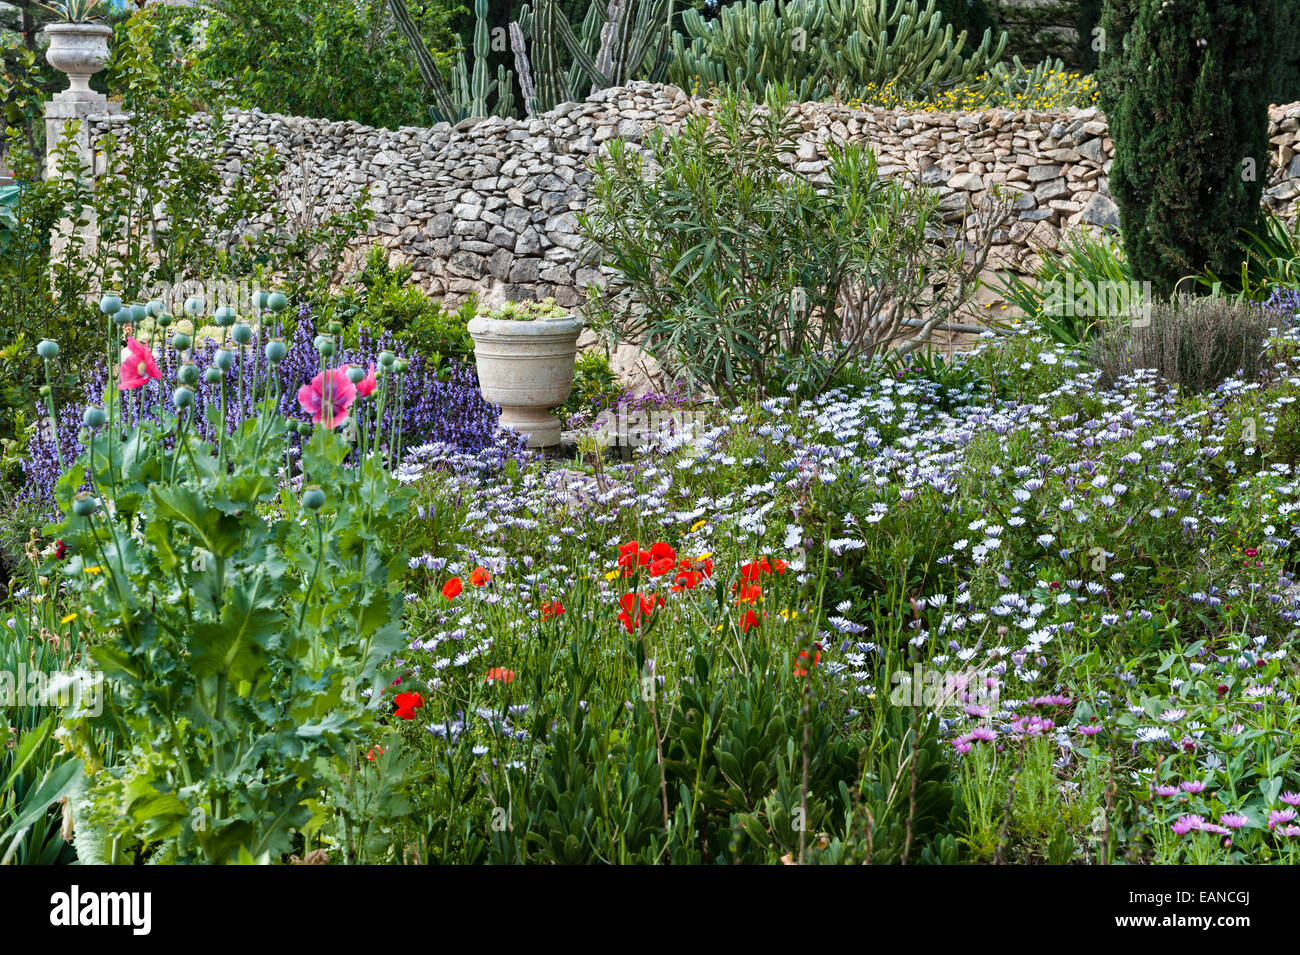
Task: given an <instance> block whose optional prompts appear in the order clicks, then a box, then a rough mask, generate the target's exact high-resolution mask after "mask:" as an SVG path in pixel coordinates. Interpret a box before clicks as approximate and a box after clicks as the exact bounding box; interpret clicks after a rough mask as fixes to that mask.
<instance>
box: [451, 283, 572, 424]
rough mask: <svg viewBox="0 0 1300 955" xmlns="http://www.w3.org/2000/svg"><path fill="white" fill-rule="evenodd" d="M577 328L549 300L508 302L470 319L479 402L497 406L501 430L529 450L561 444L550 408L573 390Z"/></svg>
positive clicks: (559, 402) (562, 401)
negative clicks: (519, 437)
mask: <svg viewBox="0 0 1300 955" xmlns="http://www.w3.org/2000/svg"><path fill="white" fill-rule="evenodd" d="M582 327H583V320H582V319H581V318H580V317H578V316H575V315H570V314H569V313H568V312H567V311H565V310H564V309H563V308H561V307H559V306H558V305H556V304H555V300H554V299H547V300H546V301H544V302H509V303H507V304H506V305H503V306H501V307H500V308H498V309H495V310H493V311H491V312H488V313H486V314H483V315H477V316H475V317H474V318H473V319H471V320H470V323H469V334H470V337H471V338H473V339H474V361H475V365H476V366H477V368H478V380H479V389H480V390H481V391H482V393H483V400H484V401H486V402H488V403H489V404H494V405H500V407H501V427H503V428H510V429H512V430H514V431H518V432H520V433H521V434H525V435H527V436H528V446H529V447H530V448H546V447H552V446H554V445H557V444H559V443H560V419H559V418H557V417H555V415H553V414H551V409H552V408H555V407H557V406H559V405H562V404H564V402H565V400H566V399H567V398H568V397H569V392H570V391H572V390H573V365H574V361H575V360H576V358H577V355H578V335H579V334H580V333H581V332H582Z"/></svg>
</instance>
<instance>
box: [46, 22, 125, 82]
mask: <svg viewBox="0 0 1300 955" xmlns="http://www.w3.org/2000/svg"><path fill="white" fill-rule="evenodd" d="M45 36H46V37H47V38H48V39H49V41H50V45H49V48H48V49H47V50H46V51H45V59H46V60H47V61H48V62H49V64H50V66H52V67H54V68H55V69H56V70H58V71H59V72H61V73H67V74H68V79H69V80H71V81H72V85H71V86H69V87H68V89H67V90H66V91H65V92H64V94H63V95H64V96H65V97H67V96H68V94H72V95H71V97H70V98H78V97H84V98H90V97H96V98H98V97H99V94H98V93H96V92H94V91H93V90H91V88H90V78H91V77H92V76H94V75H95V74H96V73H98V72H99V71H100V70H102V69H103V68H104V67H105V66H107V65H108V41H109V39H110V38H111V37H112V36H113V28H112V27H110V26H105V25H104V24H102V23H51V24H49V25H48V26H46V28H45Z"/></svg>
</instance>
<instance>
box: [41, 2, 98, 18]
mask: <svg viewBox="0 0 1300 955" xmlns="http://www.w3.org/2000/svg"><path fill="white" fill-rule="evenodd" d="M41 6H43V7H45V9H47V10H50V11H52V12H54V13H57V14H58V15H59V16H60V17H62V18H63V22H64V23H89V22H90V21H91V20H100V19H103V16H104V14H105V13H106V12H107V10H106V8H105V6H104V0H56V2H55V3H43V4H41Z"/></svg>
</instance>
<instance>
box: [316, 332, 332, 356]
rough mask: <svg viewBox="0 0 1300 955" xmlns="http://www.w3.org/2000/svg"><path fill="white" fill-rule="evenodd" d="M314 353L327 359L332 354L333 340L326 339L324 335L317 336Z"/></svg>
mask: <svg viewBox="0 0 1300 955" xmlns="http://www.w3.org/2000/svg"><path fill="white" fill-rule="evenodd" d="M316 351H317V352H319V353H320V354H321V355H322V356H324V357H325V358H329V357H330V356H331V355H333V354H334V340H333V339H331V338H327V337H326V336H324V335H319V336H317V338H316Z"/></svg>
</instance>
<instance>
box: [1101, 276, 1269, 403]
mask: <svg viewBox="0 0 1300 955" xmlns="http://www.w3.org/2000/svg"><path fill="white" fill-rule="evenodd" d="M1275 325H1276V316H1274V315H1271V314H1270V313H1269V312H1266V311H1265V310H1263V309H1261V308H1260V307H1259V306H1257V305H1254V304H1251V303H1244V302H1238V301H1235V300H1233V299H1229V298H1221V297H1208V298H1192V297H1189V296H1180V297H1178V298H1175V299H1174V300H1173V301H1172V302H1168V303H1166V302H1159V303H1156V304H1155V305H1154V306H1153V307H1152V309H1151V316H1150V323H1149V324H1147V325H1141V324H1137V323H1131V322H1130V323H1124V324H1119V323H1116V324H1112V325H1109V326H1107V327H1106V328H1105V330H1104V332H1103V333H1102V334H1101V336H1100V337H1099V338H1098V340H1097V342H1096V345H1095V347H1094V349H1093V352H1092V358H1093V361H1095V362H1096V364H1097V367H1099V368H1100V369H1101V370H1102V372H1103V381H1104V382H1106V383H1111V382H1114V381H1115V380H1116V379H1118V378H1121V377H1123V376H1126V375H1129V374H1132V373H1133V372H1134V371H1136V370H1137V369H1141V368H1153V369H1155V370H1156V371H1157V372H1158V373H1159V374H1160V376H1161V377H1162V378H1164V379H1165V380H1166V381H1168V382H1169V383H1170V384H1173V385H1176V386H1178V387H1179V388H1181V389H1183V390H1185V391H1190V392H1201V391H1209V390H1210V389H1212V388H1214V387H1215V386H1216V385H1218V384H1219V383H1220V382H1222V381H1223V380H1225V379H1226V378H1229V377H1231V376H1233V375H1236V374H1240V375H1241V377H1243V378H1244V379H1246V380H1247V381H1253V380H1256V379H1258V378H1259V377H1260V376H1261V374H1262V373H1263V372H1264V371H1265V370H1266V364H1265V361H1264V346H1265V343H1266V341H1267V339H1268V336H1269V329H1270V327H1273V326H1275Z"/></svg>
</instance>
